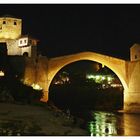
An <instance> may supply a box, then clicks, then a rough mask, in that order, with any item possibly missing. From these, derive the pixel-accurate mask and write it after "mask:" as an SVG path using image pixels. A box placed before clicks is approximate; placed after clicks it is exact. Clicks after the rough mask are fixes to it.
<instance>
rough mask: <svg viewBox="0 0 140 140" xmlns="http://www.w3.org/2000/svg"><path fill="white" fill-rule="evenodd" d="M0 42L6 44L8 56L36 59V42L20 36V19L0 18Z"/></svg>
mask: <svg viewBox="0 0 140 140" xmlns="http://www.w3.org/2000/svg"><path fill="white" fill-rule="evenodd" d="M0 42H1V43H6V45H7V54H8V55H27V56H29V57H36V55H37V52H36V47H35V46H37V42H38V41H37V40H36V39H32V38H30V37H29V36H23V35H22V19H18V18H13V17H9V16H8V17H7V16H5V17H1V18H0Z"/></svg>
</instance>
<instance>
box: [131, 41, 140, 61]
mask: <svg viewBox="0 0 140 140" xmlns="http://www.w3.org/2000/svg"><path fill="white" fill-rule="evenodd" d="M130 59H131V61H138V60H140V44H134V45H133V46H132V47H131V48H130Z"/></svg>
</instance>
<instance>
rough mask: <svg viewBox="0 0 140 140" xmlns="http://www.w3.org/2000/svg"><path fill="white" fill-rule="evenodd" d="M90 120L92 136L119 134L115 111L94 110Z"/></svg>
mask: <svg viewBox="0 0 140 140" xmlns="http://www.w3.org/2000/svg"><path fill="white" fill-rule="evenodd" d="M93 120H94V121H90V122H89V130H90V134H91V136H117V120H116V118H115V116H114V114H113V113H107V112H93Z"/></svg>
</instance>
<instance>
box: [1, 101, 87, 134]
mask: <svg viewBox="0 0 140 140" xmlns="http://www.w3.org/2000/svg"><path fill="white" fill-rule="evenodd" d="M0 135H6V136H8V135H9V136H10V135H14V136H17V135H21V136H86V135H88V132H87V131H86V130H83V129H81V128H80V127H79V126H78V125H77V124H74V123H73V119H72V118H69V117H68V116H67V115H66V114H64V113H63V112H62V111H61V110H57V109H53V108H51V107H50V106H48V105H45V106H35V105H18V104H9V103H0Z"/></svg>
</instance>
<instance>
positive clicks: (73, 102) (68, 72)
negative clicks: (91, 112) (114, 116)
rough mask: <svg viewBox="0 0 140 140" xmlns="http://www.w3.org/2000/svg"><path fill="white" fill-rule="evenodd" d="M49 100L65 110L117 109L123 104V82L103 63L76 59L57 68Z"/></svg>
mask: <svg viewBox="0 0 140 140" xmlns="http://www.w3.org/2000/svg"><path fill="white" fill-rule="evenodd" d="M49 101H52V102H54V104H55V105H56V106H58V107H60V108H61V109H64V110H66V109H67V108H70V109H71V110H73V111H77V110H86V109H96V110H100V109H101V110H102V109H106V110H112V109H113V110H118V109H122V108H123V86H122V83H121V81H120V80H119V78H118V76H117V75H116V74H115V73H114V72H113V71H112V70H110V69H109V68H107V67H105V66H103V65H102V64H100V63H97V62H94V61H86V60H83V61H77V62H74V63H71V64H69V65H67V66H65V67H63V68H62V69H61V70H60V71H59V72H57V74H56V75H55V77H54V78H53V80H52V82H51V85H50V88H49Z"/></svg>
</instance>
